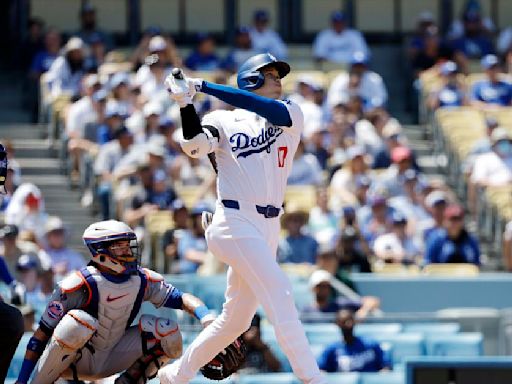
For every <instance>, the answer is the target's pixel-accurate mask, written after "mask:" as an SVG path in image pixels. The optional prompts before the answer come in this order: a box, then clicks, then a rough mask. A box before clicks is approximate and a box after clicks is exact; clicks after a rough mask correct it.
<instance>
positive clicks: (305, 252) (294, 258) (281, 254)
mask: <svg viewBox="0 0 512 384" xmlns="http://www.w3.org/2000/svg"><path fill="white" fill-rule="evenodd" d="M306 216H307V215H306V213H305V212H303V211H299V210H293V209H291V210H290V212H287V213H285V215H284V217H283V227H284V229H285V230H286V232H287V235H286V236H285V237H284V238H283V239H281V241H280V242H279V246H278V250H277V255H278V260H279V262H280V263H307V264H315V261H316V254H317V252H318V243H317V242H316V240H315V239H314V238H313V237H312V236H310V235H307V234H304V233H302V227H303V226H304V224H306Z"/></svg>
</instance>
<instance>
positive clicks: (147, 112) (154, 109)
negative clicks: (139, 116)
mask: <svg viewBox="0 0 512 384" xmlns="http://www.w3.org/2000/svg"><path fill="white" fill-rule="evenodd" d="M143 112H144V117H149V116H151V115H156V116H160V115H161V114H162V112H163V108H162V106H161V105H160V103H157V102H152V103H147V104H146V105H145V106H144V109H143Z"/></svg>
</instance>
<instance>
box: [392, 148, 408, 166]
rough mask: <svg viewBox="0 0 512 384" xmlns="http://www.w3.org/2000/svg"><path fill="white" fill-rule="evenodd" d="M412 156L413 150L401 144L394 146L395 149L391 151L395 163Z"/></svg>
mask: <svg viewBox="0 0 512 384" xmlns="http://www.w3.org/2000/svg"><path fill="white" fill-rule="evenodd" d="M411 156H412V152H411V150H410V149H409V148H407V147H403V146H400V147H396V148H393V150H392V151H391V160H393V163H399V162H401V161H403V160H407V159H410V158H411Z"/></svg>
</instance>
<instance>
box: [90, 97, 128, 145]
mask: <svg viewBox="0 0 512 384" xmlns="http://www.w3.org/2000/svg"><path fill="white" fill-rule="evenodd" d="M124 117H125V116H124V114H123V111H122V108H121V107H120V106H119V104H113V103H111V104H107V106H106V108H105V123H104V124H102V125H100V126H99V127H98V129H97V131H96V133H97V136H96V142H97V143H98V144H99V145H102V144H105V143H108V142H109V141H111V140H113V139H114V138H115V137H114V133H115V132H116V131H117V130H118V129H119V128H120V127H122V126H123V118H124Z"/></svg>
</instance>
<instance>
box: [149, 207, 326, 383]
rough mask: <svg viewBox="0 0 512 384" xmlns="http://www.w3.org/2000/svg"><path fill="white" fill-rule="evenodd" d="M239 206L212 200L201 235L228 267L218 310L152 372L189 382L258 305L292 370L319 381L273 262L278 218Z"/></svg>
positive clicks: (289, 289) (284, 278) (285, 285)
mask: <svg viewBox="0 0 512 384" xmlns="http://www.w3.org/2000/svg"><path fill="white" fill-rule="evenodd" d="M240 205H241V209H240V210H236V209H230V208H224V206H222V205H221V203H218V204H217V209H216V211H215V214H214V216H213V221H212V223H211V225H210V226H209V227H208V229H207V231H206V234H205V236H206V240H207V242H208V247H209V249H210V251H211V252H212V253H213V254H214V255H215V256H216V257H218V258H219V260H221V261H223V262H225V263H226V264H228V265H229V269H228V275H227V288H226V293H225V296H226V301H225V303H224V305H223V309H222V313H221V314H220V315H219V316H218V318H217V319H216V320H215V321H214V322H213V323H212V324H210V325H209V326H208V327H207V328H205V329H204V330H203V331H202V332H201V333H200V334H199V335H198V336H197V338H196V339H195V340H194V341H193V342H192V344H190V346H189V347H188V348H187V349H186V351H185V353H184V354H183V356H182V357H181V358H180V359H178V360H176V361H175V362H173V363H172V364H170V365H167V366H165V367H163V368H162V369H160V372H159V374H158V376H159V378H160V380H161V382H162V383H164V384H187V383H189V382H190V380H192V378H193V377H194V376H195V374H196V373H197V371H198V370H199V368H201V367H202V366H203V365H204V364H206V363H207V362H209V361H210V360H211V359H212V358H213V357H214V356H215V355H216V354H217V353H218V352H219V351H221V350H222V349H224V348H225V347H226V346H228V345H229V344H230V343H231V342H233V341H234V340H235V339H236V338H237V337H238V336H239V335H240V334H242V333H243V332H245V331H246V330H247V329H248V328H249V326H250V324H251V320H252V318H253V316H254V314H255V312H256V309H257V308H258V305H259V304H261V305H262V306H263V309H264V311H265V313H266V315H267V317H268V318H269V321H270V322H271V324H272V325H273V326H274V330H275V334H276V337H277V341H278V342H279V345H280V346H281V348H282V349H283V351H284V352H285V354H286V356H287V357H288V360H289V361H290V364H291V366H292V369H293V372H294V373H295V374H296V375H297V377H298V378H299V379H301V380H302V381H303V382H304V383H306V384H323V383H325V382H326V381H325V378H324V377H323V376H322V375H321V373H320V371H319V369H318V365H317V363H316V361H315V358H314V356H313V354H312V352H311V350H310V348H309V345H308V341H307V339H306V336H305V333H304V329H303V327H302V324H301V323H300V321H299V315H298V312H297V309H296V307H295V303H294V300H293V295H292V287H291V284H290V281H289V280H288V277H287V276H286V274H285V273H284V272H283V271H282V270H281V268H280V267H279V265H278V263H277V261H276V251H277V244H278V240H279V230H280V224H279V217H276V218H268V219H267V218H265V217H264V216H263V215H261V214H259V213H257V212H256V209H255V208H254V206H253V205H252V206H251V205H250V204H240Z"/></svg>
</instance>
